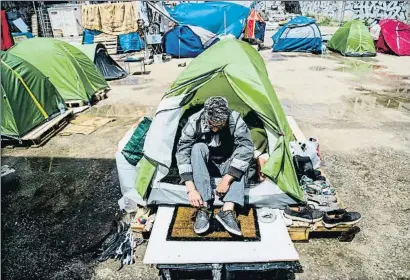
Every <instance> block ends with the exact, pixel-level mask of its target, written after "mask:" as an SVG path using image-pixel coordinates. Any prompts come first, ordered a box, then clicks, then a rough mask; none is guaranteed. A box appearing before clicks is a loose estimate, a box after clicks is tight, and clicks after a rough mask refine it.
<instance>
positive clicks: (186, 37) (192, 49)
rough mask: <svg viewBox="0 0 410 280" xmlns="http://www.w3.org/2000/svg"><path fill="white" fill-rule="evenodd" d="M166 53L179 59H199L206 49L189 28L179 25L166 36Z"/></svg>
mask: <svg viewBox="0 0 410 280" xmlns="http://www.w3.org/2000/svg"><path fill="white" fill-rule="evenodd" d="M164 49H165V50H164V51H165V53H166V54H169V55H172V56H173V57H178V58H181V57H182V58H187V57H197V56H198V55H199V54H201V53H202V52H203V51H204V50H205V48H204V46H203V45H202V41H201V38H200V37H199V36H198V35H196V34H195V32H193V31H192V30H191V29H190V28H189V26H186V25H178V26H175V27H174V28H172V29H171V30H170V31H168V32H167V33H165V35H164Z"/></svg>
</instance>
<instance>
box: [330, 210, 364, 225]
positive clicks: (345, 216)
mask: <svg viewBox="0 0 410 280" xmlns="http://www.w3.org/2000/svg"><path fill="white" fill-rule="evenodd" d="M361 218H362V217H361V215H360V213H358V212H347V211H346V210H344V209H339V210H336V211H332V212H328V213H325V214H324V216H323V224H324V225H325V227H326V228H332V227H336V226H340V225H354V224H356V223H358V222H359V221H360V219H361Z"/></svg>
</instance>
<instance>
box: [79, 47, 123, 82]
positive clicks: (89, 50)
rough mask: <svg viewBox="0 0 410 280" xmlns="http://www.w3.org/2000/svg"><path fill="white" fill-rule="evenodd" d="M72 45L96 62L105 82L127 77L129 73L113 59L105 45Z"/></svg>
mask: <svg viewBox="0 0 410 280" xmlns="http://www.w3.org/2000/svg"><path fill="white" fill-rule="evenodd" d="M72 45H73V46H75V47H76V48H77V49H79V50H80V51H82V52H83V53H85V54H86V55H87V56H88V58H89V59H91V60H92V61H93V62H94V64H95V66H97V68H98V70H99V71H100V73H101V74H102V75H103V77H104V79H105V80H107V81H109V80H115V79H121V78H124V77H126V76H127V72H125V70H124V69H122V68H121V66H119V65H118V63H117V62H115V60H114V59H112V57H111V56H110V55H109V54H108V52H107V49H106V48H105V46H104V45H103V44H86V45H82V44H75V43H72Z"/></svg>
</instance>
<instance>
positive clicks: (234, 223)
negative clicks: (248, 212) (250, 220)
mask: <svg viewBox="0 0 410 280" xmlns="http://www.w3.org/2000/svg"><path fill="white" fill-rule="evenodd" d="M215 218H216V220H217V221H218V222H219V223H220V224H221V225H222V226H223V227H224V228H225V230H227V231H228V232H230V233H232V234H234V235H237V236H242V232H241V229H240V228H239V222H238V220H237V218H236V213H235V211H232V210H227V211H223V210H222V209H221V210H219V212H218V214H216V217H215Z"/></svg>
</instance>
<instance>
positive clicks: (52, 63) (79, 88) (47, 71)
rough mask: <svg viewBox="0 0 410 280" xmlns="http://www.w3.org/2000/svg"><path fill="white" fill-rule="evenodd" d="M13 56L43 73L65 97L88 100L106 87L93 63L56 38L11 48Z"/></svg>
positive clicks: (30, 40) (36, 40)
mask: <svg viewBox="0 0 410 280" xmlns="http://www.w3.org/2000/svg"><path fill="white" fill-rule="evenodd" d="M9 52H10V53H11V54H13V55H16V56H18V57H20V58H22V59H24V60H26V61H27V62H29V63H31V64H32V65H33V66H34V67H36V68H37V69H38V70H40V71H41V72H42V73H43V74H44V75H46V76H47V77H48V78H49V79H50V82H51V83H52V84H53V85H54V86H55V87H56V88H57V90H58V92H59V93H60V95H61V96H62V97H63V99H64V100H66V101H68V100H83V101H86V102H89V101H91V98H92V96H93V95H94V94H95V93H96V92H98V91H100V90H103V89H106V88H108V84H107V82H106V81H105V79H104V77H103V76H102V75H101V73H100V72H99V71H98V69H97V67H96V66H95V65H94V63H93V62H92V61H91V60H90V59H89V58H88V57H87V56H86V55H85V54H84V53H83V52H82V51H80V50H79V49H77V48H76V47H74V46H72V45H70V44H68V43H66V42H64V41H61V40H57V39H51V38H33V39H29V40H24V41H22V42H20V43H18V44H17V45H16V46H14V47H13V48H11V49H10V50H9Z"/></svg>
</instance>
